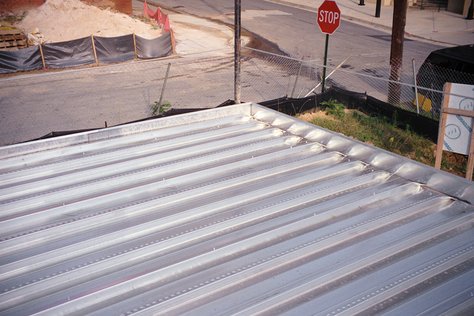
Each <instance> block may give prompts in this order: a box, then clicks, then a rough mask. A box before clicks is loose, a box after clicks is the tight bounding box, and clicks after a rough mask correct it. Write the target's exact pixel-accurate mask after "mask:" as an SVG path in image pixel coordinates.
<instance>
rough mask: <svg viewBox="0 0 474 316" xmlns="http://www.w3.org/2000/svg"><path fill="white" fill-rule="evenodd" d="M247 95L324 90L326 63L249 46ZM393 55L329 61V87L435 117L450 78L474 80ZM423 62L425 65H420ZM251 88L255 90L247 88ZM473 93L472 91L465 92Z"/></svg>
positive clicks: (301, 94) (245, 76)
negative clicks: (391, 60) (445, 85)
mask: <svg viewBox="0 0 474 316" xmlns="http://www.w3.org/2000/svg"><path fill="white" fill-rule="evenodd" d="M243 51H244V54H243V55H244V56H247V57H246V58H244V61H243V66H242V69H243V75H242V78H243V79H242V82H243V84H244V87H247V90H243V96H242V98H243V99H245V100H253V101H255V102H259V101H263V100H268V99H275V98H278V97H282V96H289V97H296V98H298V97H304V96H309V95H310V94H312V93H320V92H321V91H322V89H323V87H322V76H323V69H324V66H323V63H322V62H321V61H320V60H298V59H295V58H290V57H286V56H281V55H275V54H271V53H266V52H262V51H259V50H255V49H251V48H244V49H243ZM394 63H395V66H394V67H392V66H391V65H390V63H389V58H388V56H385V55H379V54H365V55H358V56H350V57H347V58H346V59H344V60H329V61H328V64H327V67H326V84H325V88H328V87H331V86H335V87H338V88H342V89H346V90H349V91H354V92H361V93H367V94H368V95H370V96H372V97H374V98H377V99H379V100H381V101H384V102H387V103H389V104H391V105H394V106H396V107H400V108H403V109H405V110H409V111H414V112H418V113H420V114H421V115H425V116H428V117H431V118H435V119H437V118H438V117H439V110H440V107H441V102H442V99H443V85H444V83H445V82H455V83H464V84H474V75H473V74H470V73H464V72H462V71H457V70H452V69H448V68H443V67H440V66H435V65H432V64H429V63H422V61H419V60H418V61H416V60H410V59H407V60H404V61H403V62H399V61H395V62H394ZM419 65H421V67H419ZM250 87H252V88H253V89H248V88H250ZM465 97H469V96H465Z"/></svg>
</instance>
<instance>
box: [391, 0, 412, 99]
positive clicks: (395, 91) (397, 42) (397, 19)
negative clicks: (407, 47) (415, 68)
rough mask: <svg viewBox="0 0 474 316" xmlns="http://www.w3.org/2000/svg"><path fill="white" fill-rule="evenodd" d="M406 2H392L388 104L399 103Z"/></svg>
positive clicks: (398, 0)
mask: <svg viewBox="0 0 474 316" xmlns="http://www.w3.org/2000/svg"><path fill="white" fill-rule="evenodd" d="M407 9H408V0H394V4H393V20H392V46H391V49H390V82H389V85H388V102H389V103H392V104H397V103H399V102H400V85H399V84H398V83H393V82H392V81H400V76H401V70H402V64H403V40H404V36H405V25H406V19H407Z"/></svg>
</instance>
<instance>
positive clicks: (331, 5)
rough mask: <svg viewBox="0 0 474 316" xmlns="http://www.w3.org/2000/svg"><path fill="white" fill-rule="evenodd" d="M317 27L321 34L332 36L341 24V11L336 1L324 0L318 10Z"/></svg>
mask: <svg viewBox="0 0 474 316" xmlns="http://www.w3.org/2000/svg"><path fill="white" fill-rule="evenodd" d="M317 20H318V25H319V28H320V29H321V32H323V33H325V34H332V33H334V31H335V30H336V29H337V28H338V27H339V24H340V23H341V11H340V10H339V8H338V6H337V4H336V1H333V0H325V1H324V2H323V4H321V6H320V7H319V8H318V19H317Z"/></svg>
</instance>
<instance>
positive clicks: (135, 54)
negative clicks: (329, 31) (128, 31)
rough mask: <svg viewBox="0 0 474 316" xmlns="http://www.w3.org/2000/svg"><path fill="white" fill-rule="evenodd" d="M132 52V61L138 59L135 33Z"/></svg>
mask: <svg viewBox="0 0 474 316" xmlns="http://www.w3.org/2000/svg"><path fill="white" fill-rule="evenodd" d="M133 51H134V59H135V60H137V59H138V53H137V39H136V38H135V33H133Z"/></svg>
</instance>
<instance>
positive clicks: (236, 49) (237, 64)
mask: <svg viewBox="0 0 474 316" xmlns="http://www.w3.org/2000/svg"><path fill="white" fill-rule="evenodd" d="M240 4H241V0H235V2H234V10H235V14H234V17H235V21H234V101H235V103H236V104H239V103H240V92H241V84H240V46H241V41H240V27H241V19H240V11H241V5H240Z"/></svg>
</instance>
